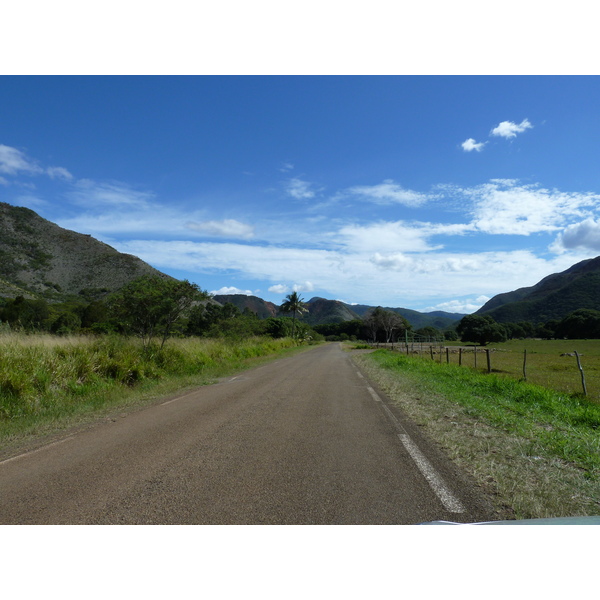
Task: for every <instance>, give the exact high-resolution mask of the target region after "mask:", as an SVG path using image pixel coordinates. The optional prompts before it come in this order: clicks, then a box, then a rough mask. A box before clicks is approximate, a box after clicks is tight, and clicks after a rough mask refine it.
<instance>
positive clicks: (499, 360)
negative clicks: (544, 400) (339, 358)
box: [379, 340, 600, 401]
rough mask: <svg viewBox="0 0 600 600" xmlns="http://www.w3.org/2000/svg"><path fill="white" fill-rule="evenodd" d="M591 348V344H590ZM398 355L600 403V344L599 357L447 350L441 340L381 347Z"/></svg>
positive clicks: (463, 348)
mask: <svg viewBox="0 0 600 600" xmlns="http://www.w3.org/2000/svg"><path fill="white" fill-rule="evenodd" d="M586 343H587V344H588V347H589V343H588V342H586ZM379 347H387V348H389V349H390V350H393V351H395V352H400V353H402V354H406V355H409V356H418V357H422V358H424V359H429V360H434V361H436V362H439V363H446V364H456V365H458V366H461V367H466V368H471V369H474V370H477V371H480V372H484V373H494V374H497V375H499V376H505V377H512V378H515V379H520V380H524V381H528V382H530V383H534V384H537V385H542V386H544V387H547V388H550V389H555V390H558V391H561V392H566V393H569V394H579V395H583V396H586V397H588V398H590V399H592V400H596V401H597V400H599V399H600V340H598V341H597V347H598V354H596V352H594V353H589V354H588V353H586V354H584V353H582V352H578V351H577V350H573V351H570V352H550V351H548V352H540V351H528V350H527V349H526V348H524V349H522V350H505V349H496V348H483V347H479V346H447V345H445V344H444V342H443V341H441V340H436V341H430V342H425V341H414V342H412V341H408V342H402V343H395V344H379Z"/></svg>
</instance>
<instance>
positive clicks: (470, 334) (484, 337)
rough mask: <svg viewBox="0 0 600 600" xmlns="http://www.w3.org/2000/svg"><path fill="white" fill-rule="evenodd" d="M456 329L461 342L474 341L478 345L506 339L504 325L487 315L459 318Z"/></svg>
mask: <svg viewBox="0 0 600 600" xmlns="http://www.w3.org/2000/svg"><path fill="white" fill-rule="evenodd" d="M456 331H457V333H458V335H460V339H461V340H462V341H463V342H475V343H476V344H479V345H480V346H485V345H487V344H489V343H490V342H503V341H505V340H506V331H505V329H504V327H503V326H502V325H500V324H499V323H496V321H495V320H494V319H493V318H492V317H490V316H489V315H467V316H466V317H463V318H462V319H461V321H460V323H459V324H458V326H457V328H456Z"/></svg>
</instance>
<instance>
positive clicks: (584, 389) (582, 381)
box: [575, 350, 587, 396]
mask: <svg viewBox="0 0 600 600" xmlns="http://www.w3.org/2000/svg"><path fill="white" fill-rule="evenodd" d="M575 356H576V357H577V366H578V367H579V371H580V372H581V385H583V395H584V396H587V388H586V387H585V375H584V373H583V367H582V366H581V361H580V360H579V354H577V350H575Z"/></svg>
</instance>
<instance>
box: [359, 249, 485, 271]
mask: <svg viewBox="0 0 600 600" xmlns="http://www.w3.org/2000/svg"><path fill="white" fill-rule="evenodd" d="M370 260H371V262H372V263H373V264H374V265H375V266H376V267H378V268H380V269H383V270H391V271H402V272H410V273H436V272H440V271H443V272H445V273H453V272H454V273H460V272H467V271H470V272H473V271H478V270H480V269H481V268H482V263H481V260H479V259H478V258H477V257H473V256H460V255H458V256H456V255H455V256H446V257H443V256H441V255H434V256H426V257H421V256H419V255H417V256H414V255H407V254H402V253H401V252H398V253H394V254H388V255H382V254H380V253H379V252H376V253H375V254H374V256H372V257H371V259H370Z"/></svg>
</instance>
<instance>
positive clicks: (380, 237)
mask: <svg viewBox="0 0 600 600" xmlns="http://www.w3.org/2000/svg"><path fill="white" fill-rule="evenodd" d="M429 235H430V231H429V229H428V227H422V226H419V225H407V224H405V223H404V222H402V221H395V222H379V223H373V224H370V225H346V226H344V227H342V228H341V229H340V230H339V231H338V232H337V234H336V236H335V237H336V238H337V239H338V240H339V241H340V242H341V243H342V244H343V245H344V246H345V247H346V248H347V249H348V250H350V251H353V252H395V251H400V252H428V251H430V250H435V249H437V248H440V246H430V245H429V244H428V243H427V241H426V238H427V237H428V236H429Z"/></svg>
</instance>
